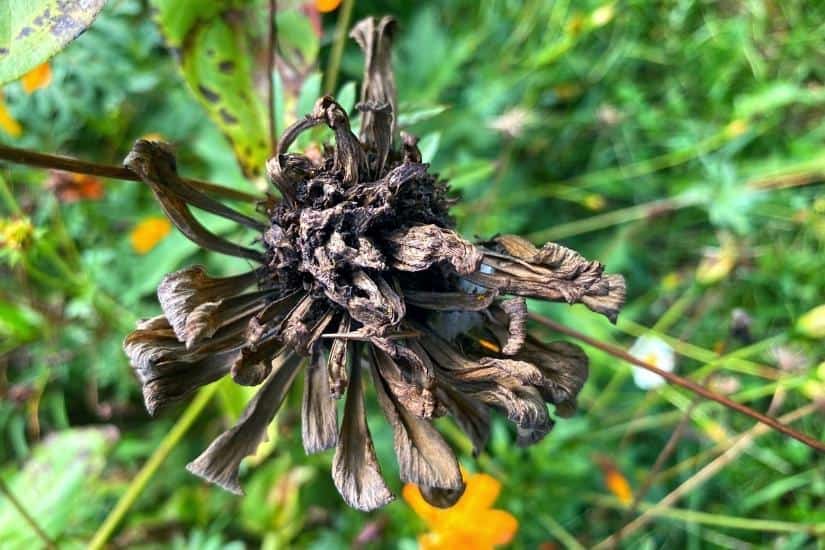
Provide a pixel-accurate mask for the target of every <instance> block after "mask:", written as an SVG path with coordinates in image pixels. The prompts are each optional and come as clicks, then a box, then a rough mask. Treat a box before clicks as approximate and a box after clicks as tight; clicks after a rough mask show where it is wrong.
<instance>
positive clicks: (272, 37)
mask: <svg viewBox="0 0 825 550" xmlns="http://www.w3.org/2000/svg"><path fill="white" fill-rule="evenodd" d="M277 12H278V2H277V0H269V36H268V39H267V45H266V78H267V83H268V85H267V98H266V99H267V101H266V104H267V105H266V107H267V111H266V112H267V114H268V115H269V116H268V119H269V120H268V122H269V147H270V149H269V150H270V153H271V154H273V155H274V154H275V151H277V150H278V138H277V137H276V132H277V123H276V121H275V56H276V55H277V45H278V24H277V20H276V17H277Z"/></svg>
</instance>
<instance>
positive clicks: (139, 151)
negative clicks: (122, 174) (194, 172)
mask: <svg viewBox="0 0 825 550" xmlns="http://www.w3.org/2000/svg"><path fill="white" fill-rule="evenodd" d="M123 164H124V166H126V168H129V169H130V170H131V171H132V172H134V173H135V174H137V175H138V176H139V177H140V179H141V180H143V182H144V183H146V184H148V185H149V187H150V188H151V189H152V192H153V193H154V194H155V197H156V198H157V199H158V202H159V203H160V206H161V208H162V209H163V211H164V213H165V214H166V216H167V217H168V218H169V220H170V221H171V222H172V223H173V224H175V227H177V228H178V229H179V230H180V232H181V233H183V234H184V235H186V237H187V238H189V240H191V241H192V242H194V243H195V244H197V245H199V246H202V247H203V248H206V249H207V250H212V251H214V252H220V253H221V254H227V255H229V256H238V257H240V258H247V259H249V260H252V261H255V262H262V261H263V259H264V258H263V255H262V254H261V253H260V252H259V251H257V250H255V249H252V248H246V247H243V246H240V245H237V244H235V243H232V242H229V241H227V240H226V239H224V238H223V237H219V236H217V235H215V234H214V233H212V232H211V231H209V230H208V229H207V228H206V227H204V226H203V224H201V223H200V222H199V221H198V220H197V219H196V218H195V216H193V215H192V212H190V211H189V207H188V206H187V200H186V199H184V198H182V193H181V192H180V190H181V187H180V186H179V185H177V183H176V182H179V181H180V178H179V177H178V176H177V173H176V172H175V161H174V157H173V156H172V155H171V153H169V151H168V150H165V149H163V148H160V147H159V146H158V145H157V144H155V143H152V142H149V141H145V140H138V141H137V142H136V143H135V146H134V148H133V149H132V151H131V152H130V153H129V154H128V155H127V156H126V159H125V160H124V161H123ZM183 185H184V186H186V184H183ZM204 197H205V195H204ZM255 223H257V222H255ZM261 229H262V227H261Z"/></svg>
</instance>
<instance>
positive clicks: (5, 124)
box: [0, 92, 23, 137]
mask: <svg viewBox="0 0 825 550" xmlns="http://www.w3.org/2000/svg"><path fill="white" fill-rule="evenodd" d="M0 128H2V129H3V131H5V132H6V133H7V134H8V135H10V136H11V137H19V136H20V134H22V133H23V128H22V127H21V126H20V123H19V122H17V121H16V120H15V119H14V117H13V116H11V113H9V111H8V109H6V104H5V103H3V93H2V92H0Z"/></svg>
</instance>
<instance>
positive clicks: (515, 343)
mask: <svg viewBox="0 0 825 550" xmlns="http://www.w3.org/2000/svg"><path fill="white" fill-rule="evenodd" d="M500 307H501V309H502V311H504V313H505V314H506V315H507V318H508V320H509V323H508V326H507V332H508V333H509V334H508V338H507V344H505V346H504V347H503V348H502V349H501V353H503V354H504V355H515V354H516V353H518V350H520V349H521V346H523V345H524V339H525V338H526V336H527V302H525V300H524V298H513V299H511V300H505V301H503V302H501V304H500Z"/></svg>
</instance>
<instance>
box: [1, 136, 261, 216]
mask: <svg viewBox="0 0 825 550" xmlns="http://www.w3.org/2000/svg"><path fill="white" fill-rule="evenodd" d="M0 160H5V161H8V162H14V163H16V164H25V165H27V166H37V167H38V168H52V169H55V170H63V171H65V172H74V173H76V174H87V175H89V176H102V177H104V178H113V179H120V180H128V181H141V180H140V178H139V177H138V176H137V174H135V173H134V172H132V171H131V170H129V169H128V168H125V167H123V166H114V165H111V164H97V163H95V162H87V161H84V160H78V159H74V158H71V157H63V156H59V155H48V154H45V153H37V152H35V151H29V150H28V149H18V148H17V147H9V146H8V145H2V144H0ZM184 179H185V181H186V182H187V183H188V184H189V185H191V186H192V187H194V188H196V189H199V190H201V191H203V192H205V193H209V194H211V195H215V196H218V197H222V198H225V199H231V200H236V201H245V202H257V201H259V200H261V197H258V196H256V195H252V194H250V193H245V192H243V191H236V190H235V189H230V188H228V187H224V186H222V185H216V184H214V183H210V182H208V181H202V180H195V179H188V178H184Z"/></svg>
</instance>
